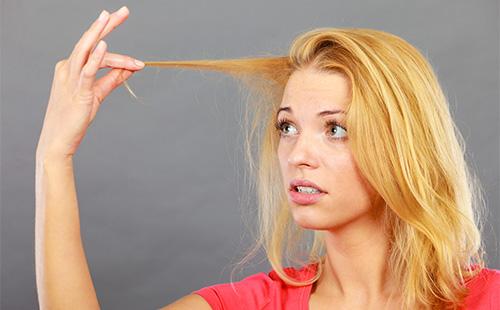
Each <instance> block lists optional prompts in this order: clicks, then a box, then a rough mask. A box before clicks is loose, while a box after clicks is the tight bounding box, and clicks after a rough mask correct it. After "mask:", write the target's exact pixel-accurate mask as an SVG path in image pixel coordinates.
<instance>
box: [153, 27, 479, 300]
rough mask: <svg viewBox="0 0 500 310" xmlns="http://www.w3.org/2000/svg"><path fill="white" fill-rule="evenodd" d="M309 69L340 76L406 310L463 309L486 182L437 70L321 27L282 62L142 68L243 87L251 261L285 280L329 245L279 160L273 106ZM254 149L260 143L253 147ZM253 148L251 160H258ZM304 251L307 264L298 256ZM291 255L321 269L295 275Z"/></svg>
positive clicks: (408, 54) (395, 48)
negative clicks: (200, 74) (210, 76)
mask: <svg viewBox="0 0 500 310" xmlns="http://www.w3.org/2000/svg"><path fill="white" fill-rule="evenodd" d="M309 65H313V66H314V67H315V68H317V69H319V70H322V71H326V72H340V73H343V74H344V75H345V76H346V77H348V80H349V82H350V86H351V91H352V97H351V98H352V100H351V102H350V104H349V105H348V108H347V111H346V112H347V114H346V119H345V120H346V128H347V130H348V132H349V140H350V146H351V151H352V155H353V157H354V158H355V160H356V163H357V165H358V167H359V170H360V171H361V173H362V175H363V176H364V177H365V178H366V180H367V181H368V182H369V183H370V185H371V186H372V187H373V188H374V189H375V190H376V191H377V193H378V194H379V195H380V199H383V201H384V202H385V205H386V208H385V213H384V219H385V223H386V224H387V225H386V227H387V231H388V232H389V237H390V241H391V251H390V257H389V258H388V264H389V266H390V270H391V271H392V276H393V277H394V279H396V281H398V283H399V286H398V287H399V288H400V289H401V296H402V298H403V303H404V304H403V306H404V308H405V309H413V308H416V307H424V308H440V309H443V308H444V307H446V308H451V309H456V308H458V307H460V306H462V304H461V303H462V302H463V300H464V298H465V296H467V293H468V292H467V289H466V287H465V283H466V281H467V280H469V279H470V278H471V277H473V276H475V275H476V274H478V273H479V272H480V271H481V270H482V269H483V268H484V267H485V262H484V258H483V255H485V253H484V251H483V250H482V249H483V244H482V241H481V222H480V219H481V214H482V211H483V208H484V201H483V198H482V192H481V186H480V183H479V181H478V179H477V177H476V176H475V175H474V174H473V173H472V171H470V170H469V167H468V165H467V162H466V158H465V154H466V152H465V143H464V140H463V137H462V136H461V134H460V131H459V130H458V128H457V127H456V125H455V123H454V122H453V119H452V116H451V115H450V111H449V107H448V102H447V99H446V97H445V95H444V94H443V91H442V89H441V87H440V85H439V83H438V79H437V77H436V75H435V74H434V72H433V69H432V67H431V65H430V64H429V63H428V61H427V60H426V59H425V58H424V57H423V56H422V54H421V53H420V52H419V51H418V50H417V49H416V48H415V47H413V46H412V45H411V44H409V43H408V42H406V41H405V40H403V39H401V38H400V37H398V36H395V35H393V34H390V33H387V32H383V31H379V30H374V29H364V28H317V29H313V30H310V31H308V32H305V33H303V34H301V35H299V36H298V37H297V38H296V39H295V40H294V41H293V42H292V44H291V47H290V51H289V54H288V55H286V56H273V57H260V58H241V59H223V60H193V61H159V62H146V66H156V67H177V68H179V67H180V68H190V69H202V70H214V71H220V72H224V73H227V74H229V75H231V76H233V77H235V78H237V79H238V80H239V81H241V82H242V84H243V85H244V86H246V89H248V90H250V94H251V96H250V97H249V100H248V103H247V104H246V107H247V110H246V111H245V113H244V115H243V116H244V120H245V125H246V126H245V128H246V129H247V130H246V135H245V140H244V146H245V148H246V152H245V154H246V162H247V163H248V172H249V180H250V184H249V189H250V191H251V190H252V187H253V186H255V188H256V193H257V198H258V201H257V204H258V211H257V227H256V228H257V233H258V234H257V236H256V238H255V243H254V246H253V247H252V249H251V250H250V252H249V253H248V255H247V256H246V257H245V258H244V259H243V260H242V261H241V262H244V261H246V260H247V259H248V256H249V255H251V254H253V253H255V251H257V250H258V249H259V248H261V247H263V248H264V249H265V252H266V255H267V258H268V260H269V263H270V265H271V266H272V267H273V269H274V270H275V271H276V273H277V274H278V275H279V277H280V278H281V279H282V280H283V281H284V282H286V283H287V284H289V285H293V286H302V285H309V284H312V283H314V282H315V281H316V280H317V279H318V278H319V277H320V275H321V272H322V271H323V270H324V269H323V268H322V264H321V261H322V259H323V258H324V251H325V248H324V239H323V236H322V232H321V231H314V232H313V236H312V240H310V241H306V242H304V240H305V239H304V236H306V235H307V233H309V232H306V231H305V230H304V229H302V228H301V227H299V226H298V225H296V223H294V221H293V219H292V217H291V214H290V210H289V206H288V202H287V198H286V193H285V189H284V186H283V184H284V183H283V182H282V180H281V174H280V171H279V170H277V168H276V167H279V164H278V161H277V156H276V153H277V145H278V136H277V132H276V130H275V129H274V127H273V124H274V121H275V120H274V115H275V111H276V110H277V108H278V107H279V105H280V100H281V97H282V94H283V91H284V87H285V85H286V82H287V80H288V77H289V76H290V74H291V73H293V72H294V71H295V70H300V69H302V68H305V67H306V66H309ZM253 146H254V148H252V147H253ZM254 152H256V154H254ZM304 253H305V255H307V257H306V258H305V259H302V258H301V255H302V254H304ZM284 260H289V261H291V262H293V263H298V264H300V265H304V266H305V265H306V264H309V263H315V262H316V263H318V269H317V273H316V274H315V275H314V276H313V277H311V278H310V279H305V280H304V279H296V278H294V277H292V276H291V275H290V274H288V273H287V271H286V270H284V266H285V264H284V262H285V261H284Z"/></svg>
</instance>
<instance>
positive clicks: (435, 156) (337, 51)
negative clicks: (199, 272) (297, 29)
mask: <svg viewBox="0 0 500 310" xmlns="http://www.w3.org/2000/svg"><path fill="white" fill-rule="evenodd" d="M128 14H129V12H128V9H127V8H125V7H124V8H122V9H120V10H118V11H117V12H115V13H113V14H111V15H109V13H107V12H106V11H103V13H102V14H101V17H100V18H99V19H98V20H97V21H96V22H94V24H92V26H91V27H90V29H89V30H88V31H87V32H86V33H85V34H84V35H83V36H82V38H81V39H80V41H79V42H78V43H77V44H76V46H75V48H74V50H73V52H72V53H71V55H70V56H69V58H68V59H64V60H61V61H60V62H58V63H57V65H56V68H55V74H54V81H53V85H52V91H51V96H50V99H49V104H48V107H47V112H46V115H45V119H44V124H43V128H42V132H41V135H40V140H39V143H38V147H37V153H36V158H37V170H36V271H37V289H38V296H39V302H40V307H41V308H42V309H59V308H64V309H71V308H74V307H75V305H78V307H81V308H86V309H87V308H89V309H90V308H92V309H94V308H96V309H97V308H99V303H98V300H97V297H96V293H95V290H94V286H93V283H92V279H91V277H90V272H89V270H88V266H87V263H86V258H85V253H84V249H83V245H82V243H81V236H80V227H79V217H78V202H77V197H76V191H75V183H74V175H73V164H72V157H73V155H74V154H75V152H76V150H77V148H78V145H79V144H80V142H81V140H82V139H83V137H84V135H85V132H86V129H87V128H88V126H89V125H90V123H91V122H92V120H93V119H94V117H95V115H96V113H97V110H98V109H99V105H100V104H101V103H102V101H103V100H104V98H105V97H106V96H107V95H108V94H109V93H110V92H111V91H112V90H113V89H114V88H116V87H117V86H119V85H121V84H122V83H123V82H125V81H126V79H127V78H129V77H130V76H131V75H132V74H133V73H134V72H136V71H137V70H141V69H142V68H143V67H144V66H145V65H146V66H158V67H179V66H180V67H186V68H198V69H208V70H217V71H222V72H225V73H228V74H230V75H232V76H234V77H236V78H238V79H240V80H241V81H242V82H243V83H245V84H246V86H248V87H249V89H251V90H252V91H253V92H254V94H256V95H257V97H256V98H257V99H258V101H256V102H255V103H254V104H253V105H249V106H251V107H252V108H253V110H252V112H253V113H254V114H253V116H254V117H253V118H252V122H251V126H250V128H249V129H250V130H249V135H248V136H247V140H246V143H245V145H246V146H249V145H251V143H252V142H253V140H254V139H255V138H256V139H257V141H258V142H259V144H258V150H259V153H258V162H257V164H255V163H254V159H253V158H254V157H253V155H252V152H251V150H250V149H249V150H248V153H247V154H248V155H249V156H248V163H249V165H250V168H254V167H256V169H255V171H254V170H251V172H253V173H254V176H255V179H256V181H257V189H258V198H259V216H258V218H259V220H260V225H259V228H260V233H261V235H260V238H259V239H258V240H257V243H256V246H255V249H256V248H258V247H259V246H263V247H264V248H265V249H266V253H267V255H268V259H269V262H270V264H271V266H272V267H273V270H271V271H270V272H269V273H258V274H255V275H252V276H250V277H247V278H245V279H243V280H241V281H239V282H235V283H233V282H231V283H223V284H216V285H212V286H209V287H205V288H201V289H199V290H197V291H194V292H192V294H189V295H187V296H184V297H182V298H180V299H179V300H177V301H176V302H174V303H172V304H170V305H168V306H165V307H164V308H163V309H308V308H309V309H458V308H460V307H462V308H466V309H498V308H499V307H500V306H499V305H500V293H499V292H500V271H498V270H494V269H488V268H486V267H485V263H484V259H483V257H482V248H481V246H482V244H481V243H482V242H481V235H480V230H479V228H478V225H479V218H478V212H479V211H480V210H479V207H480V204H479V202H480V199H479V198H480V196H479V195H480V192H479V187H478V186H477V184H476V183H475V179H474V178H473V175H472V174H471V173H470V172H469V170H468V167H467V164H466V161H465V159H464V152H463V148H464V143H463V139H462V138H461V136H460V133H459V131H458V130H457V128H456V127H455V124H454V123H453V121H452V118H451V116H450V113H449V110H448V106H447V102H446V98H445V96H444V94H443V93H442V91H441V89H440V87H439V84H438V81H437V78H436V76H435V75H434V73H433V71H432V68H431V67H430V66H429V64H428V62H427V61H425V59H424V58H423V57H422V55H421V54H420V53H419V52H418V51H417V50H416V49H415V48H414V47H412V46H411V45H410V44H408V43H407V42H406V41H404V40H402V39H401V38H399V37H396V36H394V35H391V34H388V33H385V32H382V31H376V30H371V29H335V28H323V29H315V30H312V31H309V32H307V33H304V34H302V35H301V36H299V37H298V38H296V39H295V40H294V42H293V44H292V46H291V48H290V53H289V55H288V56H286V57H268V58H254V59H236V60H231V59H229V60H217V61H208V60H201V61H170V62H146V63H145V64H144V63H141V62H140V61H135V60H134V59H133V58H131V57H128V56H125V55H118V54H111V53H107V52H106V44H105V43H104V41H102V40H101V39H102V38H104V37H105V36H106V35H107V34H108V33H109V32H110V31H111V30H113V29H114V28H115V27H116V26H117V25H119V24H120V23H122V22H123V21H124V20H125V19H126V18H127V16H128ZM94 47H95V49H93V48H94ZM103 67H111V68H112V70H111V71H110V72H109V73H108V74H107V75H105V76H103V77H102V78H100V79H99V80H96V78H95V76H96V73H97V71H98V70H99V69H100V68H103ZM255 133H262V134H261V135H259V136H255V135H254V134H255ZM277 167H279V169H278V168H277ZM306 231H309V232H313V234H314V235H313V237H314V240H313V242H312V246H311V247H310V248H309V249H307V251H306V252H307V258H305V259H302V258H300V253H299V251H298V247H299V244H300V243H301V240H302V238H303V236H304V235H305V232H306ZM62 252H63V253H65V254H64V257H61V255H59V253H62ZM302 252H303V251H302ZM284 255H287V257H289V258H290V259H291V260H292V261H293V262H296V263H298V264H299V265H300V267H298V268H295V267H290V266H289V267H285V266H284V264H283V259H284V258H285V257H283V256H284Z"/></svg>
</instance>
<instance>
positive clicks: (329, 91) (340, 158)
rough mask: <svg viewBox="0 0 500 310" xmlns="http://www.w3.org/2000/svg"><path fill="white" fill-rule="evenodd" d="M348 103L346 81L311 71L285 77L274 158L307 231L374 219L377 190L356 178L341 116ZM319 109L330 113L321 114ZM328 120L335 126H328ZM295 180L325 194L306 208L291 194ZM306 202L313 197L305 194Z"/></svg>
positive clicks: (293, 208) (297, 216)
mask: <svg viewBox="0 0 500 310" xmlns="http://www.w3.org/2000/svg"><path fill="white" fill-rule="evenodd" d="M349 101H350V89H349V84H348V80H347V79H346V78H345V77H344V76H343V75H341V74H338V73H325V72H319V71H317V70H316V69H314V68H313V67H308V68H306V69H302V70H298V71H295V72H294V73H293V74H292V75H291V76H290V78H289V80H288V82H287V85H286V87H285V91H284V94H283V100H282V102H281V104H280V109H281V108H286V109H285V110H278V114H277V118H276V119H277V120H284V121H285V122H284V123H281V124H278V127H279V128H278V133H280V135H281V136H280V140H279V146H278V158H279V162H280V168H281V173H282V177H283V180H284V186H285V190H286V193H287V195H288V201H289V203H290V207H291V212H292V215H293V218H294V220H295V222H297V224H298V225H300V226H302V227H303V228H306V229H317V230H318V229H319V230H332V229H337V228H341V227H343V226H345V225H347V224H349V223H352V222H354V221H358V220H360V219H367V218H370V217H371V216H373V215H375V214H374V212H373V211H376V210H375V208H373V207H372V203H373V201H374V200H373V199H374V197H375V192H374V191H373V189H372V187H370V186H369V184H368V183H366V182H365V181H364V179H363V178H362V176H361V175H360V173H359V171H358V169H357V166H356V163H355V161H354V158H353V157H352V154H351V151H350V149H349V145H348V141H349V140H348V139H349V138H348V136H349V134H348V132H347V131H346V129H345V124H344V120H343V116H344V115H343V113H342V112H338V113H335V111H337V110H340V111H342V110H344V109H345V108H346V107H347V105H348V103H349ZM323 111H334V112H324V113H322V114H320V115H318V114H319V113H321V112H323ZM332 121H334V122H336V123H338V125H335V124H332ZM293 179H299V180H304V179H305V180H308V181H311V182H313V183H315V184H316V185H317V186H318V187H320V188H321V189H322V190H323V191H324V192H325V193H323V194H322V195H321V196H320V197H319V199H318V200H317V201H316V202H313V203H309V204H305V203H304V202H302V201H298V200H294V198H292V196H297V195H301V196H305V195H309V194H307V193H304V194H299V193H291V192H290V188H291V185H290V182H291V181H292V180H293ZM305 197H306V199H307V198H308V197H309V198H311V196H305Z"/></svg>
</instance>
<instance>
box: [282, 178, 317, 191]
mask: <svg viewBox="0 0 500 310" xmlns="http://www.w3.org/2000/svg"><path fill="white" fill-rule="evenodd" d="M297 186H307V187H312V188H315V189H317V190H318V191H320V192H321V193H326V191H325V190H324V189H322V188H321V187H319V186H318V185H316V184H315V183H313V182H312V181H309V180H306V179H293V180H292V181H291V182H290V190H292V191H296V190H297Z"/></svg>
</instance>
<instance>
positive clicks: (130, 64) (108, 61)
mask: <svg viewBox="0 0 500 310" xmlns="http://www.w3.org/2000/svg"><path fill="white" fill-rule="evenodd" d="M143 67H144V63H143V62H142V61H139V60H137V59H135V58H132V57H130V56H125V55H120V54H114V53H109V52H108V53H106V54H105V55H104V59H103V61H102V63H101V66H100V68H123V69H128V70H139V69H142V68H143Z"/></svg>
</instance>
